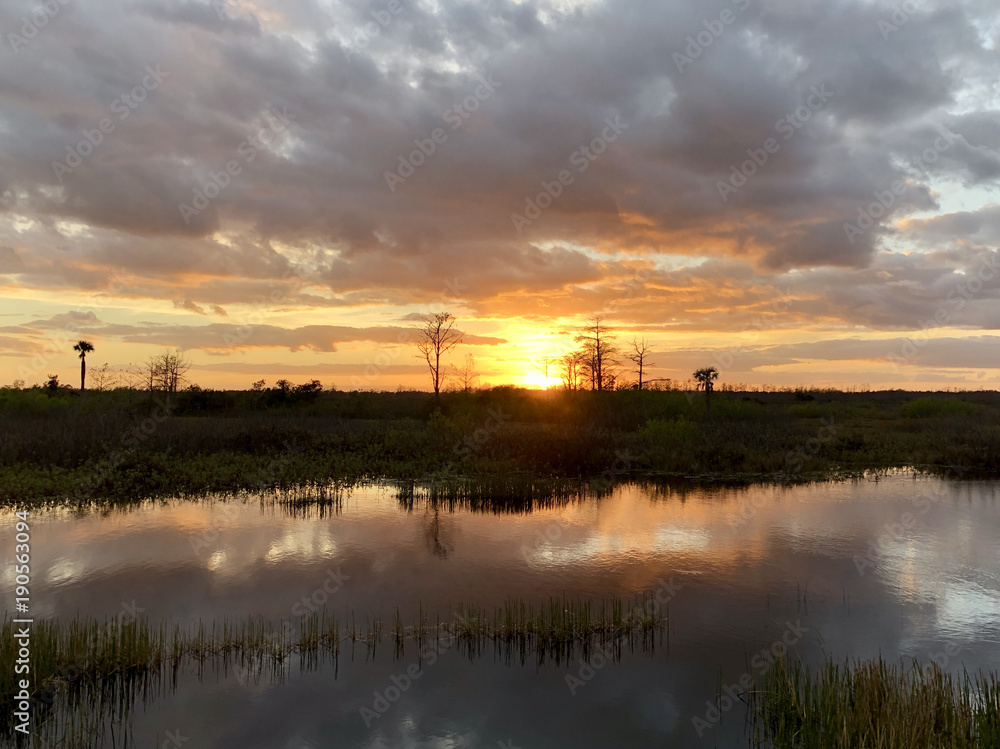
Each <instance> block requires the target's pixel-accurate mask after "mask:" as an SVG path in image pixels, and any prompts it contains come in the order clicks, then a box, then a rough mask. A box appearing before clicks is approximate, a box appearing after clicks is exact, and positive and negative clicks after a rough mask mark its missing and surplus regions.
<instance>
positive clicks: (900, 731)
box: [751, 660, 1000, 749]
mask: <svg viewBox="0 0 1000 749" xmlns="http://www.w3.org/2000/svg"><path fill="white" fill-rule="evenodd" d="M751 710H752V712H753V731H754V744H755V746H757V747H772V748H773V749H869V748H870V749H990V748H992V747H997V746H1000V678H998V676H997V675H996V674H995V673H989V674H981V675H977V676H974V677H973V676H969V675H964V676H961V677H956V676H952V675H950V674H949V673H946V672H944V671H942V670H941V669H940V668H939V667H938V666H937V665H936V664H934V665H931V666H927V667H925V668H922V667H921V666H919V665H917V664H911V665H909V666H906V665H899V666H896V665H889V664H886V663H885V662H884V661H882V660H878V661H863V662H857V663H848V664H844V665H841V664H837V663H834V662H832V661H831V662H828V663H827V664H826V665H825V666H824V667H823V668H822V669H820V670H819V671H818V672H816V673H811V672H810V671H808V670H807V669H805V668H803V667H802V666H801V665H800V664H794V665H788V664H786V663H785V662H781V661H779V662H778V663H777V664H776V665H775V666H774V667H773V668H772V669H771V670H769V671H768V672H767V673H766V674H765V676H764V677H763V679H762V681H761V683H760V684H759V685H757V687H756V689H755V690H754V691H753V692H752V693H751Z"/></svg>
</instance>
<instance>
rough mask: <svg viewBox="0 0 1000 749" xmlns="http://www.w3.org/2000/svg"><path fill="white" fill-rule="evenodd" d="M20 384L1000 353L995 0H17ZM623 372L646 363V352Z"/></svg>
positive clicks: (833, 361) (978, 374)
mask: <svg viewBox="0 0 1000 749" xmlns="http://www.w3.org/2000/svg"><path fill="white" fill-rule="evenodd" d="M0 35H2V38H0V385H3V384H10V383H12V382H15V381H17V380H22V381H24V382H25V383H26V384H28V385H30V384H32V383H34V382H41V381H44V380H45V379H46V376H47V375H49V374H58V375H59V376H60V379H61V380H62V381H63V382H71V383H72V382H77V378H78V369H79V366H78V365H79V362H78V360H77V359H76V356H75V354H74V353H73V351H72V345H73V343H75V342H76V341H77V340H79V339H86V340H88V341H90V342H92V343H93V344H94V346H95V349H96V350H95V351H94V353H92V354H90V355H89V357H88V365H89V366H90V367H94V366H99V365H100V364H103V363H105V362H107V363H108V364H109V365H110V366H111V367H113V368H124V367H127V366H128V365H130V364H131V365H137V364H139V363H140V362H142V361H144V360H146V359H148V358H149V357H150V356H152V355H155V354H158V353H160V352H162V351H163V350H164V349H166V348H175V347H176V348H181V349H183V351H184V352H185V356H186V357H187V358H188V360H189V361H190V362H191V364H192V368H191V370H190V371H189V373H188V376H189V379H190V380H191V381H192V382H196V383H198V384H199V385H202V386H205V387H232V388H245V387H249V386H250V384H251V383H252V382H254V381H257V380H260V379H265V380H266V381H267V382H268V384H272V383H273V382H274V381H275V380H277V379H279V378H286V379H289V380H291V381H293V382H305V381H307V380H310V379H314V378H315V379H319V380H321V381H322V382H323V383H324V385H326V386H327V387H331V386H332V387H337V388H338V389H342V390H350V389H396V388H398V387H405V388H423V389H426V388H427V387H429V384H430V382H429V378H428V376H427V372H426V366H425V365H424V364H423V363H422V361H421V360H419V359H418V358H417V351H416V347H415V345H414V344H415V342H416V340H417V336H416V335H415V333H414V326H415V325H416V324H418V323H419V320H420V318H421V316H425V315H428V314H433V313H436V312H450V313H452V314H454V315H455V317H456V318H457V320H458V327H459V328H460V329H461V330H462V331H463V332H464V334H465V338H464V342H463V345H462V346H459V347H458V348H456V349H455V350H454V351H453V352H452V355H451V358H450V362H453V363H455V364H460V363H461V362H462V360H463V359H464V357H465V355H466V354H472V355H473V356H475V359H476V363H477V369H478V370H479V372H480V373H481V376H482V383H483V384H501V383H511V384H517V385H525V386H529V387H545V386H554V385H556V384H557V375H556V372H555V370H554V368H551V367H550V368H549V377H548V378H547V377H546V374H545V373H546V365H545V362H546V361H547V360H550V359H555V358H557V357H559V356H561V355H563V354H565V353H567V352H568V351H570V350H571V349H573V348H574V346H575V344H574V341H573V337H574V335H575V332H576V331H578V330H579V328H580V326H582V325H584V324H586V321H587V320H588V318H590V317H592V316H594V315H601V316H603V317H604V318H605V320H606V323H607V324H608V325H609V326H610V327H611V328H612V329H614V330H615V331H616V332H617V335H618V341H619V343H620V344H621V345H622V346H623V347H627V345H628V342H629V341H631V340H632V339H633V338H644V339H646V341H647V342H648V343H650V344H651V345H652V347H653V351H654V352H653V354H652V356H651V357H650V361H651V362H652V365H653V366H652V368H651V370H650V371H649V372H647V377H652V378H670V379H676V380H685V379H687V378H689V377H690V373H691V372H692V371H694V369H697V368H700V367H704V366H715V367H716V368H717V369H719V370H720V373H721V377H720V381H721V382H722V383H746V384H751V385H763V384H770V385H776V386H800V385H801V386H817V387H830V386H833V387H870V388H872V389H880V388H889V387H903V388H912V389H956V388H957V389H978V388H996V387H997V386H998V385H1000V255H998V244H1000V202H998V193H997V185H998V177H1000V54H998V49H997V48H998V42H1000V6H998V5H997V3H996V2H995V0H957V1H956V0H948V1H947V2H945V1H944V0H941V1H940V2H932V1H931V0H906V2H904V3H895V2H881V1H878V2H872V1H871V0H854V1H847V0H823V1H822V2H814V1H813V0H711V1H709V2H703V1H701V0H666V1H664V0H656V1H646V0H627V1H626V0H620V1H618V2H613V1H612V0H606V1H605V2H597V1H595V0H575V1H574V0H535V1H531V0H525V1H523V2H516V1H515V0H477V1H475V2H472V1H471V0H470V2H452V1H450V0H372V2H366V1H365V0H282V2H277V0H261V1H260V2H250V1H249V0H215V1H214V2H204V1H199V0H127V1H119V0H47V2H44V3H42V4H37V3H35V2H25V1H24V0H0ZM625 376H626V377H627V376H628V375H627V373H626V374H625Z"/></svg>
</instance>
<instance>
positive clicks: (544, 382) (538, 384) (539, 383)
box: [521, 372, 556, 390]
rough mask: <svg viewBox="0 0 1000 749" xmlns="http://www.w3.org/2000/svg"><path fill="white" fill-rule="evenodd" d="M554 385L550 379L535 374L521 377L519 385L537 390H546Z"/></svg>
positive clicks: (541, 374) (539, 373)
mask: <svg viewBox="0 0 1000 749" xmlns="http://www.w3.org/2000/svg"><path fill="white" fill-rule="evenodd" d="M555 384H556V381H555V380H554V379H553V378H551V377H546V376H545V375H544V374H543V373H541V372H537V373H532V374H526V375H523V376H522V377H521V385H523V386H524V387H526V388H537V389H538V390H548V389H549V388H550V387H552V386H553V385H555Z"/></svg>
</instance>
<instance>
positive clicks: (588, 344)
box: [576, 315, 618, 390]
mask: <svg viewBox="0 0 1000 749" xmlns="http://www.w3.org/2000/svg"><path fill="white" fill-rule="evenodd" d="M576 342H577V343H579V344H582V348H581V349H580V352H581V353H582V354H583V371H584V375H585V376H586V377H588V378H589V379H590V389H591V390H610V389H613V388H614V384H615V381H616V379H617V374H616V373H615V367H616V366H617V365H618V360H617V359H616V358H615V357H616V356H617V355H618V348H617V346H616V345H615V337H614V335H612V334H611V333H610V332H609V331H608V328H607V326H606V325H605V324H604V317H602V316H601V315H596V316H594V317H593V318H591V321H590V324H589V325H587V326H586V327H585V328H583V330H582V331H580V334H579V335H577V337H576Z"/></svg>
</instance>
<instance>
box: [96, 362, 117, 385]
mask: <svg viewBox="0 0 1000 749" xmlns="http://www.w3.org/2000/svg"><path fill="white" fill-rule="evenodd" d="M90 379H91V380H92V381H93V383H94V385H93V387H94V390H98V391H104V390H114V389H115V388H116V387H118V382H119V372H118V371H117V370H114V369H112V368H111V367H110V366H109V365H108V363H107V362H104V364H102V365H101V366H99V367H98V368H97V369H95V370H94V371H93V372H91V373H90Z"/></svg>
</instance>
